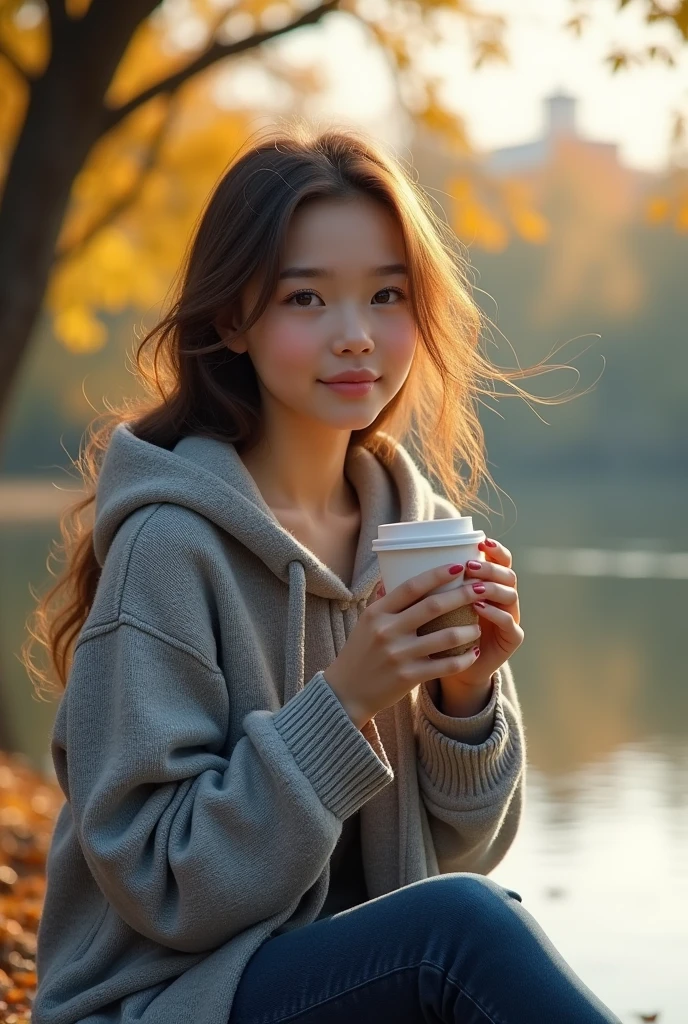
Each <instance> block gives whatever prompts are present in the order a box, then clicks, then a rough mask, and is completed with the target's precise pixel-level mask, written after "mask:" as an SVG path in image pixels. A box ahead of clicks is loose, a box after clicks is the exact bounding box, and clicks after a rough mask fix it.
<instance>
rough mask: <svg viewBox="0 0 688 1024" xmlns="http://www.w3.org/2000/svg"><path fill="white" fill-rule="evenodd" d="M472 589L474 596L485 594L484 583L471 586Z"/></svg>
mask: <svg viewBox="0 0 688 1024" xmlns="http://www.w3.org/2000/svg"><path fill="white" fill-rule="evenodd" d="M473 589H474V590H475V592H476V594H484V593H485V584H484V583H474V584H473Z"/></svg>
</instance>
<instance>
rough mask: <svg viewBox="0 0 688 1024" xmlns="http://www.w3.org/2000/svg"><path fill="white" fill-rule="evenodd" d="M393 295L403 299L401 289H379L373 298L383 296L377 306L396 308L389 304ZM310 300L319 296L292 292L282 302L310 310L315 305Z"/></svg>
mask: <svg viewBox="0 0 688 1024" xmlns="http://www.w3.org/2000/svg"><path fill="white" fill-rule="evenodd" d="M393 294H396V295H398V296H399V299H400V300H401V299H404V298H405V296H404V293H403V291H402V290H401V288H381V289H380V291H379V292H376V293H375V295H374V296H373V298H374V299H377V298H378V297H379V296H385V298H383V299H382V300H381V301H380V302H378V303H377V305H380V306H396V304H397V303H396V302H390V300H389V297H390V295H393ZM302 299H303V300H304V301H303V302H302V301H301V300H302ZM311 299H320V296H319V295H318V294H317V292H311V291H298V292H294V293H293V294H292V295H289V296H288V297H287V298H286V299H285V300H284V301H285V303H286V305H288V306H291V305H296V306H300V307H301V309H311V308H312V307H314V306H315V303H313V302H311V301H310V300H311ZM320 301H321V302H322V299H320Z"/></svg>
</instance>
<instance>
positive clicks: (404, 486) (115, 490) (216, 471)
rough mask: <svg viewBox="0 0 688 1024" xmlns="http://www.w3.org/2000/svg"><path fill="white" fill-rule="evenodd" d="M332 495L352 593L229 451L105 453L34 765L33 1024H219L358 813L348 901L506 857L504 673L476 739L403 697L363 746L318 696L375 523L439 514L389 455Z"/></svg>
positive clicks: (508, 760)
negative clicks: (39, 757)
mask: <svg viewBox="0 0 688 1024" xmlns="http://www.w3.org/2000/svg"><path fill="white" fill-rule="evenodd" d="M346 474H347V477H348V479H349V480H350V481H351V483H352V485H353V486H354V488H355V489H356V492H357V494H358V498H359V501H360V505H361V513H362V515H361V521H362V524H361V532H360V540H359V545H358V550H357V554H356V560H355V566H354V573H353V581H352V586H351V589H350V590H349V589H348V588H347V587H346V586H345V585H344V583H343V581H342V580H341V579H339V577H338V576H336V575H335V574H334V573H333V572H332V571H331V570H330V569H329V568H328V567H327V566H326V565H324V564H323V563H322V562H320V560H319V559H318V558H316V557H315V556H314V555H313V553H312V552H310V551H309V550H308V549H307V548H305V547H304V546H303V545H302V544H300V543H299V541H297V540H296V539H295V538H294V537H293V535H292V534H291V533H289V532H288V531H287V530H285V529H284V528H283V527H282V526H281V525H280V524H279V522H278V521H277V520H276V518H275V517H274V515H273V514H272V512H271V510H270V509H269V507H268V506H267V505H266V504H265V502H264V501H263V498H262V496H261V494H260V492H259V491H258V489H257V487H256V485H255V482H254V481H253V478H252V477H251V475H250V474H249V473H248V471H247V470H246V468H245V467H244V465H243V463H242V462H241V459H240V458H239V456H238V454H237V452H236V449H235V448H234V446H233V445H231V444H227V443H222V442H220V441H217V440H211V439H208V438H201V437H186V438H184V439H183V440H182V441H180V442H179V444H177V446H176V447H175V449H174V450H173V451H169V450H166V449H162V448H159V447H157V446H155V445H152V444H150V443H147V442H144V441H141V440H139V439H138V438H137V437H135V435H134V434H133V433H132V432H131V430H130V429H129V428H128V427H127V426H125V425H121V426H119V427H118V428H117V430H116V431H115V433H114V435H113V438H112V441H111V444H110V447H109V449H108V452H107V454H106V457H105V460H104V464H103V468H102V470H101V476H100V480H99V484H98V494H97V502H96V523H95V533H94V547H95V552H96V555H97V558H98V561H99V563H100V564H101V566H102V575H101V578H100V581H99V584H98V589H97V593H96V597H95V601H94V604H93V607H92V609H91V612H90V614H89V616H88V619H87V621H86V623H85V625H84V627H83V629H82V631H81V633H80V636H79V638H78V642H77V646H76V650H75V655H74V661H73V665H72V668H71V672H70V676H69V681H68V687H67V690H66V691H65V694H64V696H63V697H62V699H61V702H60V705H59V708H58V711H57V715H56V719H55V725H54V731H53V737H52V744H51V750H52V756H53V762H54V765H55V770H56V772H57V777H58V780H59V783H60V786H61V787H62V790H63V791H64V794H65V797H66V800H65V803H64V805H63V807H62V809H61V812H60V814H59V817H58V819H57V822H56V825H55V830H54V835H53V839H52V844H51V848H50V853H49V857H48V863H47V894H46V900H45V905H44V910H43V916H42V919H41V923H40V929H39V934H38V990H37V993H36V998H35V1002H34V1009H33V1021H34V1024H74V1022H78V1021H83V1022H88V1024H106V1022H108V1024H113V1022H122V1024H125V1022H126V1024H133V1022H134V1021H136V1022H137V1024H186V1022H188V1021H194V1024H227V1020H228V1018H229V1014H230V1009H231V1005H232V999H233V996H234V993H235V991H236V988H237V985H238V983H239V980H240V978H241V973H242V970H243V968H244V966H245V965H246V963H247V961H248V960H249V958H250V957H251V955H252V954H253V953H254V952H255V950H256V949H257V948H258V947H259V946H260V944H261V943H262V942H264V941H265V940H266V939H268V938H269V937H270V936H272V935H275V934H278V933H281V932H284V931H287V930H289V929H292V928H299V927H303V926H304V925H308V924H309V923H311V922H312V921H314V920H315V919H316V918H317V916H318V914H319V913H320V912H321V910H322V908H323V905H324V902H325V898H326V896H327V893H328V886H329V865H330V857H331V855H332V852H333V850H334V848H335V846H336V844H337V840H338V838H339V837H340V834H341V832H342V825H343V822H344V821H345V820H346V819H348V818H349V817H350V816H352V815H354V814H355V813H356V812H359V822H360V853H361V857H362V863H363V870H364V876H365V887H366V891H367V895H368V898H370V899H372V898H375V897H377V896H380V895H382V894H384V893H387V892H391V891H393V890H395V889H397V888H399V887H401V886H404V885H407V884H409V883H411V882H414V881H417V880H419V879H422V878H426V877H429V876H432V875H436V874H438V873H443V872H449V871H472V872H479V873H483V874H486V873H488V872H489V871H490V870H491V869H492V868H494V866H495V865H496V864H497V863H498V862H499V861H500V860H501V858H502V857H503V856H504V853H505V852H506V850H507V849H508V847H509V845H510V844H511V842H512V840H513V838H514V835H515V833H516V830H517V827H518V823H519V818H520V814H521V807H522V786H523V777H524V738H523V729H522V723H521V714H520V709H519V703H518V699H517V696H516V691H515V689H514V682H513V677H512V674H511V671H510V669H509V667H508V664H506V665H504V666H503V667H502V669H501V670H500V671H499V672H497V673H495V675H494V676H493V690H492V698H491V701H490V703H489V705H488V706H487V708H486V709H485V710H484V711H483V712H481V713H480V714H479V715H477V716H476V717H475V718H468V719H456V718H451V717H448V716H446V715H444V714H442V713H441V712H440V711H438V709H437V708H436V707H435V706H434V704H433V703H432V700H431V698H430V695H429V692H428V690H427V688H426V686H425V684H423V685H421V686H420V687H418V688H416V690H414V691H413V692H412V693H410V694H408V695H407V696H406V697H405V698H404V699H402V700H400V701H399V702H398V703H397V704H395V705H394V706H393V707H390V708H387V709H385V710H384V711H381V712H379V713H378V714H377V715H376V716H375V718H374V719H372V720H371V721H370V722H369V723H368V724H367V725H366V726H365V727H364V729H363V730H362V731H359V730H358V729H357V728H356V727H355V725H354V724H353V723H352V721H351V720H350V718H349V716H348V715H347V713H346V712H345V710H344V708H343V707H342V705H341V703H340V702H339V700H338V698H337V697H336V695H335V694H334V692H333V691H332V690H331V689H330V687H329V686H328V684H327V682H326V680H325V678H324V676H323V675H322V670H323V669H325V668H326V667H327V666H328V665H329V664H330V663H331V662H332V661H333V660H334V658H335V657H336V656H337V654H338V652H339V651H341V649H342V646H343V645H344V643H345V641H346V639H347V637H348V636H349V634H350V632H351V630H352V628H353V627H354V625H355V623H356V621H357V617H358V615H359V614H360V613H361V611H362V610H363V608H364V607H365V606H366V604H367V603H368V601H369V600H370V599H371V596H372V595H373V593H374V591H375V588H376V586H377V585H378V583H379V582H380V577H379V570H378V564H377V556H376V555H375V554H374V553H373V552H372V549H371V542H372V540H373V537H374V536H375V535H376V531H377V526H378V524H379V523H388V522H393V521H400V520H407V521H408V520H418V519H432V518H442V517H447V516H456V515H458V514H459V513H458V511H457V510H456V509H455V508H454V506H453V505H451V504H450V503H449V502H448V501H447V500H446V499H444V498H442V497H440V496H439V495H437V494H434V493H433V491H432V488H431V487H430V484H429V483H428V482H427V480H426V479H425V478H424V477H423V475H422V474H421V472H420V471H419V469H418V468H417V467H416V465H415V464H414V462H413V461H412V459H411V458H410V456H409V454H408V452H407V451H405V450H404V448H403V447H402V446H400V445H398V446H396V449H395V454H394V456H393V458H392V459H391V461H390V462H389V463H388V464H387V465H383V464H382V462H381V461H380V460H379V459H378V458H377V457H376V456H374V455H373V454H372V453H370V452H369V451H367V450H365V449H363V448H362V447H360V446H355V447H352V448H351V449H350V451H349V454H348V456H347V461H346ZM485 735H487V736H488V738H487V739H484V737H485ZM456 926H457V928H461V921H460V920H457V922H456ZM266 983H269V979H266Z"/></svg>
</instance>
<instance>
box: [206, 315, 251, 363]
mask: <svg viewBox="0 0 688 1024" xmlns="http://www.w3.org/2000/svg"><path fill="white" fill-rule="evenodd" d="M235 321H236V316H235V314H234V311H233V310H231V309H224V310H222V311H221V312H220V313H218V315H217V316H216V317H215V319H214V320H213V327H214V328H215V330H216V331H217V333H218V335H219V337H220V339H221V340H222V341H224V342H225V344H226V345H227V348H229V349H231V350H232V352H245V351H246V349H247V348H248V346H247V344H246V339H245V338H244V337H243V335H240V334H236V333H235V332H236V326H235Z"/></svg>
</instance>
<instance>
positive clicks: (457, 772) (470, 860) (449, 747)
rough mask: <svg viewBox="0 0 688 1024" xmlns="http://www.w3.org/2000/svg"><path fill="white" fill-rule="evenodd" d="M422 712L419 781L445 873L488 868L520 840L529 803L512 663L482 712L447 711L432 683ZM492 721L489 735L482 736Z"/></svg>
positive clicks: (422, 697)
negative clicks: (453, 714) (468, 715)
mask: <svg viewBox="0 0 688 1024" xmlns="http://www.w3.org/2000/svg"><path fill="white" fill-rule="evenodd" d="M415 715H416V730H415V731H416V743H417V764H418V781H419V787H420V792H421V797H422V800H423V803H424V804H425V809H426V811H427V812H428V820H429V824H430V830H431V832H432V837H433V841H434V845H435V851H436V854H437V861H438V864H439V868H440V872H441V873H445V872H449V871H473V872H476V873H478V874H488V873H489V872H490V871H491V870H492V869H493V868H494V867H496V865H497V864H498V863H499V861H500V860H502V858H503V857H504V855H505V853H506V851H507V850H508V849H509V846H510V845H511V843H512V842H513V840H514V837H515V835H516V832H517V830H518V826H519V822H520V817H521V810H522V804H523V786H524V779H525V740H524V735H523V724H522V721H521V712H520V708H519V705H518V698H517V697H516V691H515V687H514V681H513V676H512V673H511V668H510V666H509V663H508V662H505V663H504V665H502V667H501V668H500V669H499V670H498V671H497V672H495V674H494V675H493V677H492V697H491V700H490V703H489V704H488V706H487V707H486V708H485V710H484V711H482V712H481V713H480V714H479V715H476V716H475V717H474V718H453V717H450V716H448V715H444V714H442V712H441V711H439V710H438V709H437V708H436V707H435V705H434V704H433V702H432V699H431V698H430V695H429V693H428V689H427V687H426V685H425V684H424V683H423V684H422V685H421V686H420V687H419V689H418V697H417V700H416V704H415ZM490 722H491V723H492V730H491V732H490V734H489V736H488V737H487V739H485V740H483V742H476V738H477V737H481V736H482V734H483V733H484V730H485V726H486V723H490Z"/></svg>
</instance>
